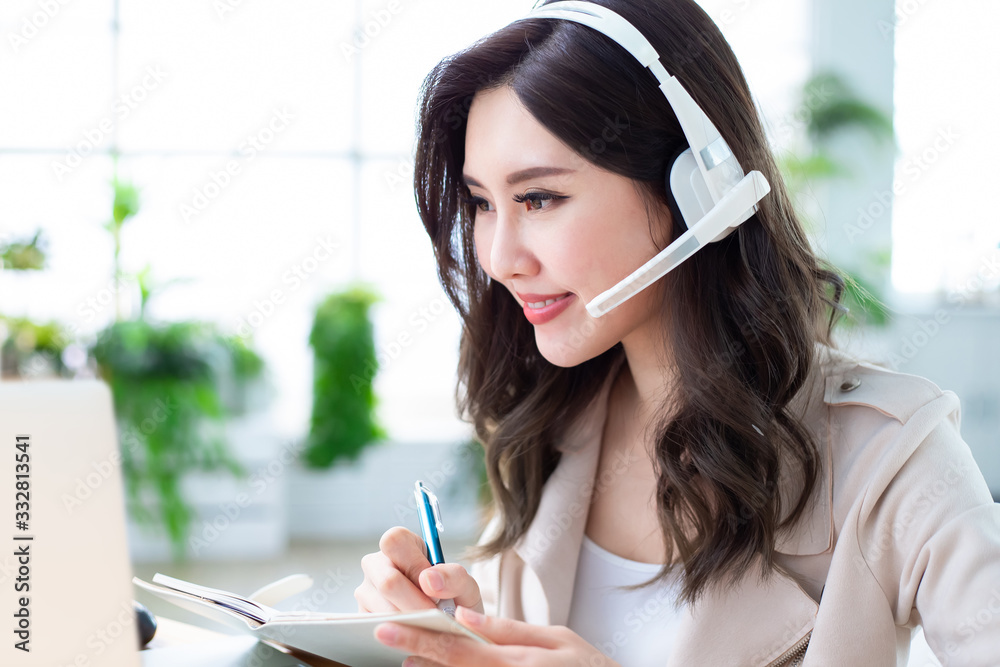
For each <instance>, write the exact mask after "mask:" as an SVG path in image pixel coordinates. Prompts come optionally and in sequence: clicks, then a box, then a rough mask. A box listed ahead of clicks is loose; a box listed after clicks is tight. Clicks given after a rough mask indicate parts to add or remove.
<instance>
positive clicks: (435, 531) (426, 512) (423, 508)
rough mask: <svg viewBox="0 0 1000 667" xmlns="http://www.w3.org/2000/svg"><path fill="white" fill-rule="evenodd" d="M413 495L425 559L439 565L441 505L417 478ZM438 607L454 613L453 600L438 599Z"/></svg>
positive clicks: (451, 613)
mask: <svg viewBox="0 0 1000 667" xmlns="http://www.w3.org/2000/svg"><path fill="white" fill-rule="evenodd" d="M414 487H415V488H414V491H413V495H414V496H415V497H416V499H417V514H418V515H419V516H420V532H421V533H422V534H423V536H424V544H425V545H426V546H427V560H429V561H430V563H431V565H440V564H441V563H443V562H444V552H443V551H441V537H440V535H439V533H440V532H441V531H443V530H444V524H443V523H441V506H440V505H438V499H437V497H436V496H435V495H434V494H433V493H431V492H430V489H428V488H427V487H426V486H424V483H423V482H421V481H420V480H417V483H416V484H415V485H414ZM437 607H438V609H440V610H441V611H443V612H444V613H446V614H449V615H450V616H454V615H455V601H454V600H451V599H448V600H439V601H438V603H437Z"/></svg>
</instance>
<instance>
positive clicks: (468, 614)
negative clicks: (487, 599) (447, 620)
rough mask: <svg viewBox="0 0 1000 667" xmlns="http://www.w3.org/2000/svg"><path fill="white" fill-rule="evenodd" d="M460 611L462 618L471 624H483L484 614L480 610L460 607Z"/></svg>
mask: <svg viewBox="0 0 1000 667" xmlns="http://www.w3.org/2000/svg"><path fill="white" fill-rule="evenodd" d="M458 613H460V614H461V615H462V620H463V621H465V622H466V623H468V624H469V625H482V624H483V615H482V614H480V613H479V612H478V611H473V610H472V609H469V608H468V607H459V608H458Z"/></svg>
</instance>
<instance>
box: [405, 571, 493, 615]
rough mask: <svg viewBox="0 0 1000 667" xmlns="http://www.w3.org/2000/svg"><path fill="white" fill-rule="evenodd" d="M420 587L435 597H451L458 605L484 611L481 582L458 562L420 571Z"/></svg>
mask: <svg viewBox="0 0 1000 667" xmlns="http://www.w3.org/2000/svg"><path fill="white" fill-rule="evenodd" d="M420 588H421V589H422V590H423V591H424V593H426V594H427V595H429V596H430V597H433V598H438V599H443V598H450V599H453V600H454V601H455V604H456V605H461V606H463V607H468V608H470V609H475V610H476V611H479V612H481V611H483V598H482V596H481V595H480V594H479V584H477V583H476V580H475V579H473V578H472V575H471V574H469V572H468V570H466V569H465V568H464V567H462V566H461V565H459V564H458V563H442V564H440V565H432V566H431V567H429V568H427V569H425V570H424V571H423V572H421V573H420Z"/></svg>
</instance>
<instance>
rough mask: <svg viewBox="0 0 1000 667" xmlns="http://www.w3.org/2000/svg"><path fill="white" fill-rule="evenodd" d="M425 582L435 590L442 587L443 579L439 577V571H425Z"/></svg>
mask: <svg viewBox="0 0 1000 667" xmlns="http://www.w3.org/2000/svg"><path fill="white" fill-rule="evenodd" d="M427 583H428V584H430V585H431V588H433V589H434V590H436V591H440V590H441V589H443V588H444V579H443V578H442V577H441V573H440V572H435V571H434V570H430V571H428V572H427Z"/></svg>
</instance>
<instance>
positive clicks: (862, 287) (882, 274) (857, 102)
mask: <svg viewBox="0 0 1000 667" xmlns="http://www.w3.org/2000/svg"><path fill="white" fill-rule="evenodd" d="M800 108H801V109H802V120H803V122H804V124H805V135H806V137H805V139H806V143H807V144H808V147H807V148H805V149H803V148H799V149H797V150H792V151H789V152H788V153H785V154H784V155H782V156H781V157H780V159H779V161H778V162H779V166H780V168H781V171H782V174H783V176H784V179H785V182H786V184H787V185H788V189H789V191H790V192H791V196H792V199H793V201H794V202H795V205H796V208H797V209H799V213H800V217H801V218H802V219H803V220H805V221H806V222H807V223H809V222H810V221H809V217H808V215H807V214H805V212H804V210H803V205H802V201H803V194H804V192H805V191H806V190H807V189H808V187H809V184H810V183H815V182H817V181H821V180H828V179H833V178H845V177H850V176H851V172H850V170H849V169H848V168H847V167H845V166H844V165H843V164H841V163H839V162H838V161H837V160H835V159H834V158H833V157H832V156H831V154H830V151H829V142H830V141H831V139H832V138H833V137H835V136H836V135H838V134H839V133H841V132H845V131H851V130H862V131H864V132H866V133H867V134H868V135H869V136H870V138H871V140H872V142H873V143H875V144H882V143H886V142H893V144H895V133H894V131H893V126H892V119H891V118H889V117H888V116H887V115H885V114H884V113H883V112H882V111H880V110H879V109H877V108H875V107H873V106H871V105H870V104H868V103H867V102H865V101H864V100H862V99H860V98H859V97H857V96H856V95H855V94H854V92H853V91H852V90H851V88H850V86H848V85H847V83H846V82H845V81H844V80H843V79H841V78H840V77H839V76H837V75H836V74H833V73H830V72H821V73H818V74H816V75H815V76H813V77H811V78H810V79H809V80H808V81H807V82H806V84H805V85H804V86H803V89H802V94H801V106H800ZM809 226H810V227H811V226H812V225H809ZM890 263H891V249H889V248H883V249H879V250H877V251H874V252H870V253H868V254H866V255H865V256H863V257H862V258H860V261H855V262H854V263H852V264H851V265H849V266H842V267H838V269H839V270H840V272H841V273H842V274H843V275H844V278H845V282H846V285H845V290H844V295H843V300H842V304H843V305H844V306H845V307H846V308H847V309H848V312H849V314H850V315H849V317H845V318H841V319H840V320H838V321H839V322H840V323H842V324H843V325H844V326H860V325H867V326H875V327H880V326H885V325H886V324H888V322H889V320H890V312H889V308H888V307H887V306H886V304H885V303H884V299H883V297H882V296H881V292H882V288H881V285H883V284H884V283H885V281H886V278H887V276H888V273H889V267H890Z"/></svg>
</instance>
